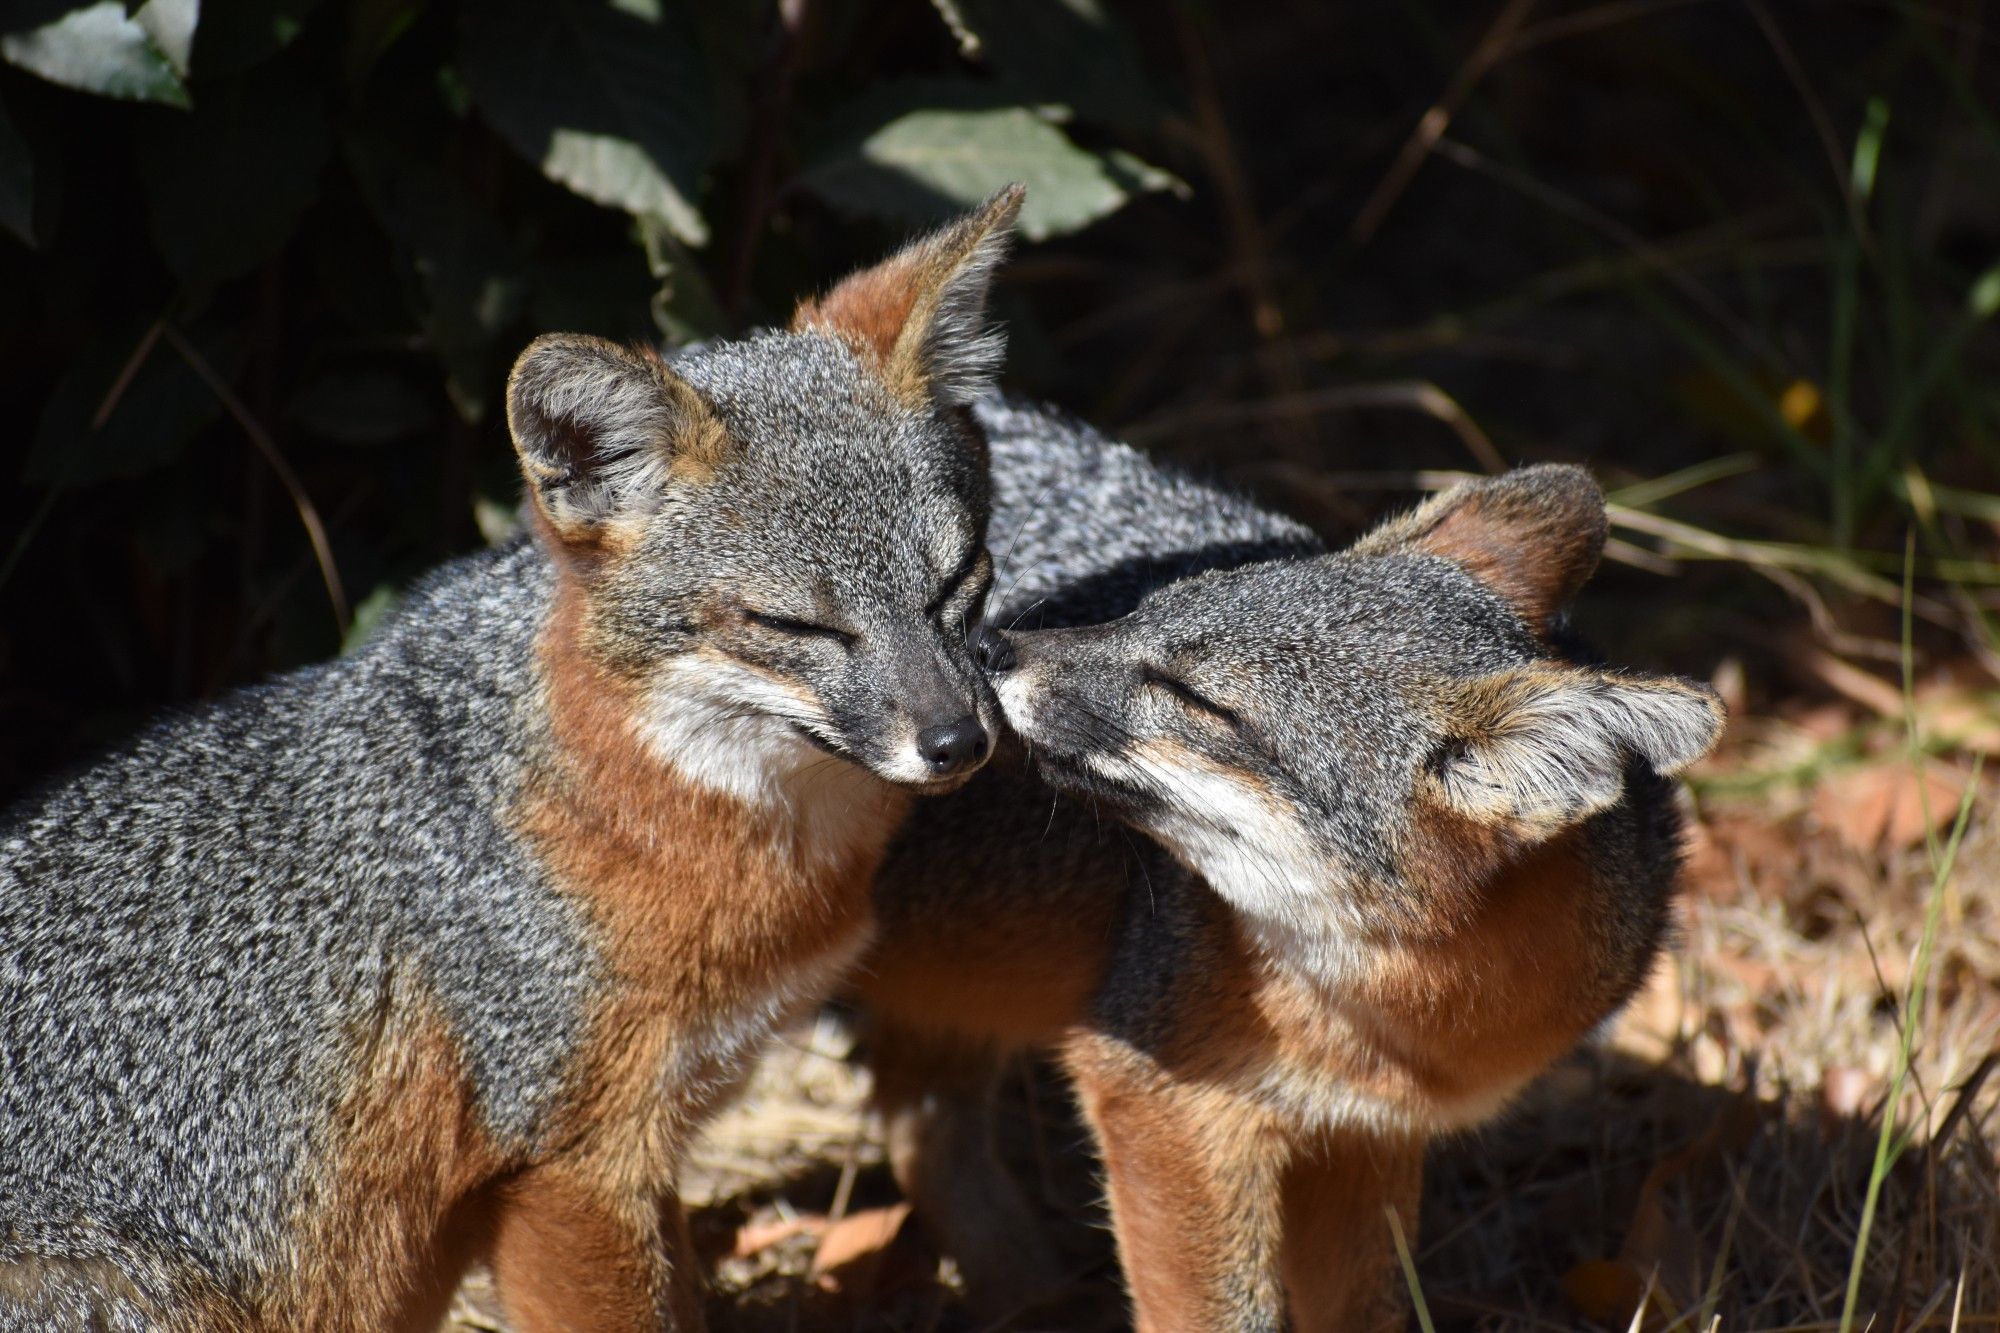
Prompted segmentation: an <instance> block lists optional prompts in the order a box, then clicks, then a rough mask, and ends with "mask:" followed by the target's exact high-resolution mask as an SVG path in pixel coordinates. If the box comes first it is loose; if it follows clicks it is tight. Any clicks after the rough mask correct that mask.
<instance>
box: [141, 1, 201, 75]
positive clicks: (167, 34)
mask: <svg viewBox="0 0 2000 1333" xmlns="http://www.w3.org/2000/svg"><path fill="white" fill-rule="evenodd" d="M200 18H201V0H146V3H145V4H143V5H140V6H139V7H138V8H137V9H135V10H134V11H133V12H132V21H133V22H134V23H136V24H138V25H139V26H140V27H142V28H144V29H145V30H146V35H147V36H148V37H151V38H152V39H153V45H154V46H156V47H158V48H159V51H160V54H161V55H163V56H165V57H166V58H167V63H168V64H169V65H172V66H173V68H174V73H176V74H178V75H180V76H181V77H182V78H186V77H187V73H188V68H189V57H191V56H192V55H193V54H194V30H195V24H196V23H197V22H198V21H199V20H200Z"/></svg>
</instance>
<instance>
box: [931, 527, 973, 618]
mask: <svg viewBox="0 0 2000 1333" xmlns="http://www.w3.org/2000/svg"><path fill="white" fill-rule="evenodd" d="M985 554H986V548H985V547H984V546H980V545H975V546H974V547H973V548H972V549H971V550H969V551H967V552H966V553H965V555H964V557H963V558H961V559H960V560H959V562H958V568H956V569H954V570H952V572H951V576H950V577H949V578H947V579H946V580H945V581H944V586H943V587H942V588H940V589H938V595H937V596H935V597H933V598H931V600H930V604H929V605H927V606H926V607H924V618H925V619H931V618H934V617H935V616H936V615H937V614H938V612H940V611H942V610H944V608H945V603H947V602H949V601H950V600H951V599H952V598H953V597H955V596H957V595H958V591H959V589H960V588H962V587H964V586H965V581H966V580H967V579H969V578H971V577H972V572H973V571H974V570H976V569H978V568H979V565H980V557H981V556H983V555H985Z"/></svg>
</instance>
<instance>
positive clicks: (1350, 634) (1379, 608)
mask: <svg viewBox="0 0 2000 1333" xmlns="http://www.w3.org/2000/svg"><path fill="white" fill-rule="evenodd" d="M1132 619H1133V621H1134V622H1135V624H1134V628H1135V629H1137V630H1138V631H1139V633H1138V635H1137V636H1136V640H1135V642H1133V643H1132V644H1131V645H1130V646H1129V649H1128V650H1129V651H1133V652H1144V651H1148V650H1150V651H1152V652H1154V653H1156V654H1157V655H1158V656H1159V657H1160V658H1161V659H1162V660H1163V661H1165V662H1170V663H1172V664H1174V665H1176V666H1178V667H1181V668H1184V669H1185V670H1186V671H1187V672H1188V673H1189V674H1190V675H1191V676H1192V677H1193V678H1195V679H1197V680H1201V679H1208V680H1212V681H1213V682H1214V683H1216V684H1219V685H1234V686H1236V687H1237V688H1238V689H1239V690H1240V691H1241V692H1242V694H1243V695H1244V696H1245V697H1244V699H1243V702H1245V703H1246V704H1252V705H1254V704H1255V703H1256V702H1257V699H1258V697H1259V696H1260V695H1261V696H1263V697H1266V698H1272V699H1274V700H1275V699H1277V698H1278V697H1280V696H1284V697H1290V696H1293V695H1298V696H1301V697H1297V698H1291V700H1290V701H1291V702H1294V703H1303V702H1309V701H1310V702H1316V703H1322V704H1325V705H1327V706H1329V707H1336V708H1337V707H1340V706H1342V705H1343V704H1344V705H1345V706H1346V707H1348V708H1352V706H1353V704H1354V703H1355V702H1356V699H1357V695H1359V696H1362V697H1365V696H1367V695H1371V694H1374V693H1377V692H1381V691H1388V690H1391V689H1393V688H1394V687H1396V686H1398V685H1412V684H1420V683H1421V682H1422V681H1423V680H1425V679H1429V678H1448V677H1460V676H1472V675H1480V674H1484V673H1486V672H1489V671H1494V670H1498V669H1500V668H1502V667H1505V666H1509V665H1514V664H1518V663H1520V662H1522V661H1525V660H1527V659H1529V658H1531V657H1534V656H1538V655H1539V652H1540V650H1539V648H1538V646H1537V643H1536V640H1535V638H1534V635H1533V634H1532V633H1531V632H1530V631H1529V629H1528V627H1527V626H1526V625H1524V624H1523V623H1522V622H1521V620H1520V618H1519V617H1518V616H1516V615H1515V614H1514V613H1513V612H1512V611H1511V610H1510V609H1509V608H1508V607H1507V605H1506V603H1504V602H1503V601H1501V600H1500V598H1499V597H1498V596H1496V595H1495V594H1494V593H1492V592H1491V591H1490V590H1488V589H1487V588H1486V587H1485V586H1484V585H1482V584H1481V583H1479V582H1478V581H1477V580H1475V579H1473V578H1472V577H1471V576H1470V575H1468V574H1466V573H1465V572H1464V570H1462V569H1460V568H1459V567H1458V566H1457V565H1454V564H1452V563H1451V562H1450V561H1447V560H1442V559H1438V558H1436V557H1434V556H1425V555H1387V556H1348V555H1336V556H1323V557H1320V558H1318V559H1314V560H1302V561H1284V562H1273V563H1271V564H1266V565H1256V566H1250V567H1247V568H1243V569H1236V570H1228V571H1223V572H1219V573H1214V574H1205V575H1202V576H1200V577H1198V578H1194V579H1189V580H1185V581H1183V582H1182V583H1179V584H1175V585H1171V586H1169V587H1167V588H1164V589H1162V590H1161V591H1160V592H1158V593H1156V594H1154V596H1152V597H1150V598H1148V599H1147V601H1146V602H1145V603H1144V604H1142V606H1141V607H1140V608H1139V611H1138V612H1137V613H1135V615H1134V617H1132Z"/></svg>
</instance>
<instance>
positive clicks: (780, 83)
mask: <svg viewBox="0 0 2000 1333" xmlns="http://www.w3.org/2000/svg"><path fill="white" fill-rule="evenodd" d="M811 8H812V0H778V6H777V15H776V19H775V22H774V24H773V26H772V29H771V40H770V47H769V50H768V51H767V52H766V54H765V57H764V68H763V71H762V73H761V75H760V76H759V79H758V88H757V111H756V116H755V118H754V119H753V120H752V121H751V123H750V142H749V147H748V150H747V151H746V152H745V154H744V163H745V166H744V171H743V192H742V196H741V202H740V203H739V205H738V207H737V210H736V214H737V215H736V244H735V246H734V247H733V248H732V249H731V251H730V256H729V267H728V268H727V269H726V270H725V271H724V273H723V279H722V290H721V292H720V294H719V295H720V301H721V305H722V313H723V314H724V315H725V316H726V317H727V318H728V319H729V320H731V321H732V322H734V321H738V320H740V319H741V318H742V317H743V303H744V300H745V299H746V298H747V297H748V295H749V292H750V273H751V270H752V269H753V268H754V267H755V264H756V259H757V246H758V244H759V242H761V241H762V240H763V238H764V228H765V225H766V224H767V223H768V222H769V221H770V218H771V201H772V199H773V197H774V194H775V191H774V190H773V188H772V187H773V184H774V182H775V180H776V177H777V165H778V139H779V136H780V135H781V134H782V133H783V131H784V127H785V113H786V112H787V111H789V110H790V109H791V105H792V85H793V83H794V81H795V80H796V79H797V77H798V72H799V52H800V48H801V45H802V43H801V40H800V38H801V34H802V33H803V32H804V30H805V25H806V23H807V21H808V18H809V12H810V10H811Z"/></svg>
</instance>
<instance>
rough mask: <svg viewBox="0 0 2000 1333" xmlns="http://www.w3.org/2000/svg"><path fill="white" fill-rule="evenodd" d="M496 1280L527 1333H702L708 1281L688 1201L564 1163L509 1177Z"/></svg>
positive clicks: (499, 1220) (515, 1323) (516, 1323)
mask: <svg viewBox="0 0 2000 1333" xmlns="http://www.w3.org/2000/svg"><path fill="white" fill-rule="evenodd" d="M491 1259H492V1267H493V1279H494V1285H495V1286H496V1288H497V1289H498V1291H499V1294H500V1300H501V1303H502V1304H503V1305H504V1306H505V1307H506V1310H507V1314H508V1318H509V1320H510V1321H511V1325H512V1327H513V1328H515V1329H516V1330H519V1333H559V1331H564V1333H614V1330H615V1331H616V1333H640V1331H641V1330H643V1331H644V1333H661V1331H662V1330H671V1331H672V1333H690V1331H692V1333H699V1330H700V1329H701V1328H702V1327H703V1318H702V1308H701V1278H700V1275H699V1271H698V1268H697V1265H696V1261H695V1257H694V1248H693V1246H692V1244H691V1243H690V1242H689V1239H688V1233H687V1219H686V1217H685V1215H684V1214H683V1213H682V1212H681V1207H680V1202H679V1200H678V1199H676V1198H673V1197H672V1196H671V1195H669V1196H667V1197H666V1198H664V1199H658V1200H654V1199H641V1198H635V1197H633V1196H632V1195H631V1194H629V1193H627V1192H624V1191H618V1190H613V1189H608V1188H605V1187H604V1186H603V1185H601V1184H600V1183H599V1182H598V1181H597V1180H595V1179H591V1178H588V1177H586V1176H585V1175H584V1174H583V1173H581V1172H578V1171H576V1170H575V1169H573V1168H570V1167H568V1166H567V1165H566V1164H563V1163H554V1164H550V1165H546V1166H539V1167H532V1168H530V1169H529V1170H527V1171H525V1172H523V1173H522V1174H521V1175H519V1176H517V1177H515V1178H514V1179H513V1180H511V1181H509V1182H508V1183H507V1185H506V1186H505V1187H504V1193H503V1197H502V1198H501V1199H500V1201H499V1205H498V1216H497V1217H496V1219H495V1222H494V1231H493V1242H492V1254H491Z"/></svg>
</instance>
